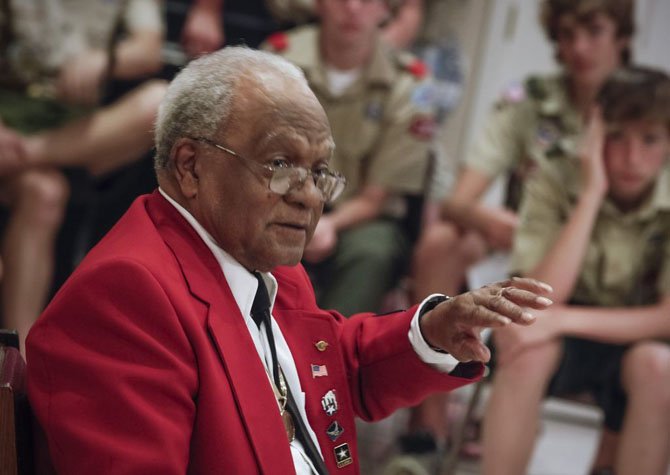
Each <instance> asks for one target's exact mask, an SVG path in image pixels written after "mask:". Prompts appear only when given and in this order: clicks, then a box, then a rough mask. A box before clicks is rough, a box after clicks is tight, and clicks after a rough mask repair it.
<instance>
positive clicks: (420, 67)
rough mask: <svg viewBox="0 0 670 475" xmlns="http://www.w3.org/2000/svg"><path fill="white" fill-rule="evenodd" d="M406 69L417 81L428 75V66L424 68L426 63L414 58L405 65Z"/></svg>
mask: <svg viewBox="0 0 670 475" xmlns="http://www.w3.org/2000/svg"><path fill="white" fill-rule="evenodd" d="M406 69H407V71H409V72H410V74H411V75H412V76H414V77H415V78H417V79H423V78H425V77H426V75H427V74H428V66H426V63H424V62H423V61H421V60H420V59H419V58H414V60H412V62H410V63H409V64H408V65H407V67H406Z"/></svg>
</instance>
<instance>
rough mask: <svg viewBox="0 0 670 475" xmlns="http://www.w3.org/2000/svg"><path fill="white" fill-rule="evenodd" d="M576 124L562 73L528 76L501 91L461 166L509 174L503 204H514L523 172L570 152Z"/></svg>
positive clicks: (578, 125) (578, 123) (577, 116)
mask: <svg viewBox="0 0 670 475" xmlns="http://www.w3.org/2000/svg"><path fill="white" fill-rule="evenodd" d="M582 127H583V121H582V119H581V117H580V114H579V113H578V112H577V110H576V109H575V108H574V107H573V106H572V104H571V102H570V101H569V98H568V95H567V89H566V82H565V80H564V78H563V77H562V76H550V77H531V78H529V79H528V80H527V81H526V83H525V84H524V85H523V86H517V87H514V88H511V89H509V90H508V91H506V93H505V95H504V97H503V99H502V100H501V101H500V103H499V104H498V105H497V107H496V109H495V110H494V111H493V113H492V115H491V116H490V117H489V120H488V123H487V124H486V126H485V129H484V132H483V135H482V136H480V137H479V140H477V142H476V143H475V144H474V147H473V148H472V150H471V151H470V153H469V154H468V156H467V158H466V166H468V167H470V168H473V169H475V170H478V171H480V172H482V173H484V174H486V175H487V176H490V177H492V178H495V177H497V176H499V175H500V174H502V173H507V174H511V175H510V180H511V181H510V186H509V190H508V197H507V198H508V200H507V201H508V203H507V205H508V206H510V207H511V208H512V209H515V208H516V207H517V206H518V203H519V200H520V194H521V193H520V192H521V183H522V181H523V178H524V177H525V176H526V175H527V173H528V172H529V171H530V170H532V169H534V168H536V167H538V166H541V165H543V164H545V163H548V162H554V163H557V164H560V163H562V162H564V161H565V159H566V158H568V157H572V156H574V155H575V153H576V150H577V144H578V140H579V136H580V133H581V130H582Z"/></svg>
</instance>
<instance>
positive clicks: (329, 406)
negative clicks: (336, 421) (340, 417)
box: [321, 389, 338, 416]
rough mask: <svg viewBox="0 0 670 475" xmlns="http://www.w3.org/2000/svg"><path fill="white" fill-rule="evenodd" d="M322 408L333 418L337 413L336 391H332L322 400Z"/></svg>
mask: <svg viewBox="0 0 670 475" xmlns="http://www.w3.org/2000/svg"><path fill="white" fill-rule="evenodd" d="M321 406H322V407H323V410H324V411H326V414H328V415H329V416H332V415H333V414H335V413H336V412H337V408H338V406H337V398H336V397H335V390H334V389H331V390H330V391H328V392H327V393H326V394H325V395H324V396H323V397H322V398H321Z"/></svg>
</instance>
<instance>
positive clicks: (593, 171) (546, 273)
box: [528, 115, 607, 303]
mask: <svg viewBox="0 0 670 475" xmlns="http://www.w3.org/2000/svg"><path fill="white" fill-rule="evenodd" d="M603 140H604V126H603V123H602V120H601V118H600V117H599V115H597V116H594V117H593V118H592V119H591V121H590V122H589V125H588V128H587V132H586V136H585V140H584V144H583V145H582V150H581V151H580V154H581V157H580V160H581V162H582V172H583V173H582V175H583V177H584V185H583V187H582V192H581V193H580V196H579V200H578V202H577V206H576V207H575V208H574V210H573V211H572V214H571V215H570V217H569V219H568V221H567V223H566V224H565V226H563V228H562V229H561V231H560V234H559V236H558V238H557V239H556V241H555V242H554V244H553V246H552V247H551V248H550V250H549V252H548V253H547V254H546V256H545V257H544V258H543V259H541V260H540V262H539V264H538V265H537V266H536V267H535V268H534V269H533V270H532V271H530V272H529V273H528V276H529V277H533V278H535V279H539V280H543V281H544V282H547V283H548V284H549V285H551V286H552V287H553V288H554V294H553V298H554V301H555V302H557V303H562V302H566V301H568V299H569V298H570V295H571V294H572V290H573V288H574V286H575V284H576V282H577V277H578V276H579V273H580V271H581V268H582V263H583V261H584V257H585V255H586V251H587V249H588V246H589V242H590V240H591V233H592V231H593V226H594V225H595V222H596V217H597V216H598V211H599V210H600V207H601V205H602V202H603V199H604V197H605V194H606V192H607V181H606V180H607V179H606V176H605V171H604V164H603V155H602V153H603V152H602V150H603Z"/></svg>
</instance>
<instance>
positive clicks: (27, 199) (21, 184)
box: [16, 170, 70, 226]
mask: <svg viewBox="0 0 670 475" xmlns="http://www.w3.org/2000/svg"><path fill="white" fill-rule="evenodd" d="M69 192H70V188H69V185H68V182H67V179H66V178H65V176H63V174H62V173H60V172H58V171H56V170H49V171H31V172H27V173H24V174H23V175H22V176H21V177H20V178H19V181H18V195H17V206H16V211H17V212H23V213H24V214H25V216H26V217H28V218H29V219H30V220H32V221H35V222H36V223H35V224H40V225H44V226H53V225H58V224H60V222H61V220H62V217H63V213H64V211H65V205H66V203H67V199H68V197H69V194H70V193H69Z"/></svg>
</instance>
